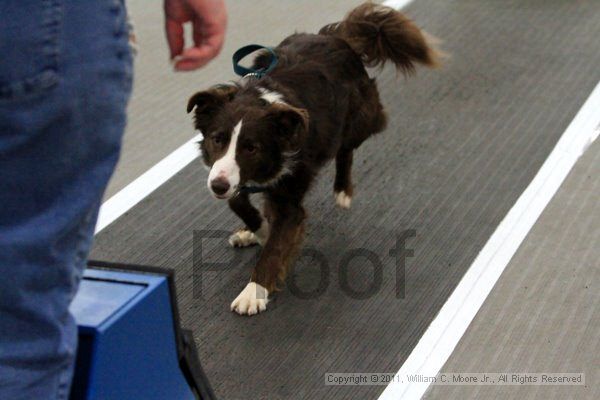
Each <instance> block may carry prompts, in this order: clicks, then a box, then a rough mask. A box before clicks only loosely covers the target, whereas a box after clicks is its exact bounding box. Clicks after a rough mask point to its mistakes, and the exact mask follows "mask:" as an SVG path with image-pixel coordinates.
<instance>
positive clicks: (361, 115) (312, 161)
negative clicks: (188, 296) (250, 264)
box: [187, 2, 438, 315]
mask: <svg viewBox="0 0 600 400" xmlns="http://www.w3.org/2000/svg"><path fill="white" fill-rule="evenodd" d="M272 51H273V53H274V54H275V55H276V57H277V59H278V63H277V64H276V66H275V67H274V68H273V69H272V70H270V71H269V72H268V73H267V74H266V75H265V76H263V77H260V78H258V77H256V76H255V75H253V74H250V75H252V76H250V75H249V76H246V77H244V78H242V79H241V80H240V81H239V82H238V83H235V84H225V85H218V86H215V87H213V88H210V89H208V90H206V91H202V92H198V93H196V94H194V95H193V96H192V97H191V98H190V99H189V103H188V107H187V110H188V112H191V111H194V117H195V127H196V129H197V130H199V131H200V132H202V134H203V137H204V140H203V141H202V142H201V144H200V149H201V152H202V158H203V160H204V163H205V164H206V165H207V166H208V167H209V168H210V173H209V176H208V182H207V184H208V189H209V190H210V192H211V193H212V194H213V195H214V196H215V197H216V198H218V199H226V200H227V201H228V203H229V206H230V208H231V209H232V210H233V212H234V213H236V214H237V215H238V216H239V217H240V218H241V219H242V221H243V222H244V224H245V228H243V229H241V230H239V231H237V232H235V233H233V235H232V236H231V237H230V238H229V243H230V244H231V245H232V246H235V247H246V246H251V245H254V244H259V245H261V246H262V252H261V254H260V257H259V260H258V263H257V264H256V266H255V268H254V270H253V272H252V276H251V278H250V283H248V285H247V286H246V287H245V289H243V290H242V292H241V293H240V295H239V296H238V297H237V298H236V299H235V300H233V302H232V303H231V310H233V311H235V312H237V313H239V314H247V315H253V314H257V313H258V312H261V311H264V310H265V309H266V307H267V301H268V296H269V294H271V293H272V292H273V291H274V290H277V286H278V284H279V283H281V282H283V280H284V279H285V276H286V271H287V269H288V268H289V266H290V265H291V264H292V263H293V260H294V257H295V256H296V254H297V253H298V252H299V249H300V246H301V243H302V239H303V237H304V226H305V225H304V221H305V219H306V212H305V210H304V208H303V206H302V202H303V199H304V197H305V195H306V193H307V191H308V190H309V188H310V186H311V183H312V182H313V181H314V179H315V177H316V175H317V173H318V172H319V170H320V169H321V168H322V167H323V166H324V165H325V164H326V163H327V162H328V161H330V160H332V159H334V158H335V166H336V173H335V181H334V183H333V190H334V195H335V202H336V204H337V205H338V206H339V207H342V208H349V207H350V203H351V201H352V193H353V185H352V179H351V167H352V154H353V152H354V150H355V149H357V148H358V147H359V146H360V145H361V143H362V142H363V141H365V140H366V139H368V138H369V137H370V136H372V135H374V134H376V133H378V132H381V131H383V130H384V129H385V126H386V115H385V112H384V110H383V106H382V105H381V103H380V100H379V93H378V91H377V85H376V82H375V80H374V79H371V78H370V77H369V75H368V74H367V71H366V67H378V66H382V65H383V64H384V63H385V62H386V61H391V62H392V63H393V64H394V65H395V66H396V68H397V69H398V70H399V71H401V72H403V73H405V74H410V73H412V72H414V69H415V64H417V63H419V64H423V65H425V66H429V67H435V66H436V65H437V63H438V53H437V52H436V50H435V49H434V48H433V47H432V46H431V44H430V43H429V42H428V40H427V39H426V36H425V34H424V33H423V32H422V31H421V30H420V29H419V28H418V27H417V26H415V25H414V24H413V22H411V21H410V20H409V19H407V18H406V17H405V16H404V15H403V14H402V13H400V12H398V11H396V10H394V9H392V8H389V7H385V6H381V5H376V4H373V3H370V2H369V3H365V4H363V5H360V6H358V7H357V8H355V9H354V10H352V11H351V12H350V13H349V14H348V15H347V16H346V17H345V18H344V20H342V21H341V22H337V23H333V24H329V25H326V26H324V27H323V28H321V30H320V31H319V33H318V34H316V35H315V34H306V33H296V34H293V35H291V36H289V37H287V38H286V39H285V40H283V42H281V43H280V44H279V45H278V46H277V47H275V48H274V49H272ZM271 56H272V54H270V53H268V52H261V53H259V54H258V55H257V57H256V58H255V60H254V64H253V66H254V69H255V70H261V69H263V70H264V69H265V68H267V67H268V66H269V65H270V61H271V60H270V57H271ZM258 191H260V192H262V196H263V197H264V206H263V210H262V212H259V211H258V210H257V209H256V208H255V207H254V206H253V205H252V204H251V202H250V199H249V195H250V193H251V192H258Z"/></svg>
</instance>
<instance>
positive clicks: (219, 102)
mask: <svg viewBox="0 0 600 400" xmlns="http://www.w3.org/2000/svg"><path fill="white" fill-rule="evenodd" d="M238 90H239V88H238V87H237V86H235V85H219V86H215V87H213V88H210V89H208V90H204V91H202V92H198V93H196V94H194V95H193V96H192V97H190V99H189V100H188V104H187V112H188V113H190V112H192V110H194V109H195V113H194V117H195V120H196V128H198V129H200V130H202V129H203V128H205V127H206V126H207V125H208V123H209V122H210V120H211V118H212V117H213V116H214V115H215V113H216V112H217V111H218V110H219V109H220V108H221V107H223V106H224V105H225V104H226V103H228V102H230V101H231V100H233V98H234V97H235V94H236V93H237V92H238Z"/></svg>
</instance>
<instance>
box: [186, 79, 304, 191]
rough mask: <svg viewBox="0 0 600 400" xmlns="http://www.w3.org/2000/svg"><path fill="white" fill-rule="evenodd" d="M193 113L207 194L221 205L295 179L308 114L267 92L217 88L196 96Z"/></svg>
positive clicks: (193, 99)
mask: <svg viewBox="0 0 600 400" xmlns="http://www.w3.org/2000/svg"><path fill="white" fill-rule="evenodd" d="M187 111H188V113H189V112H191V111H194V117H195V126H196V129H197V130H199V131H200V132H202V135H203V137H204V140H203V141H202V142H201V144H200V149H201V151H202V158H203V161H204V163H205V164H206V165H207V166H208V167H210V173H209V175H208V182H207V185H208V188H209V190H210V191H211V193H212V194H213V195H214V196H215V197H217V198H219V199H228V198H231V197H232V196H234V195H235V194H236V193H237V191H238V189H239V188H240V187H242V186H244V185H257V186H268V185H271V184H273V183H274V182H276V181H277V180H278V179H279V178H280V177H282V176H283V175H285V174H287V173H290V172H291V171H290V169H291V168H292V162H293V159H294V155H296V154H297V153H298V151H299V150H300V147H301V145H302V142H303V141H304V138H305V136H306V133H307V130H308V113H307V111H306V110H304V109H300V108H297V107H293V106H291V105H289V104H287V103H286V102H285V101H284V100H283V99H282V96H281V95H280V94H279V93H276V92H272V91H268V90H266V89H262V88H257V87H254V88H241V87H238V86H233V85H232V86H225V85H224V86H217V87H215V88H212V89H209V90H206V91H202V92H198V93H196V94H194V95H193V96H192V97H191V98H190V100H189V102H188V106H187Z"/></svg>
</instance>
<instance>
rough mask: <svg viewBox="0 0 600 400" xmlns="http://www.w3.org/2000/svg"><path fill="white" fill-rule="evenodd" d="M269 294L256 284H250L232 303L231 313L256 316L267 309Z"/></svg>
mask: <svg viewBox="0 0 600 400" xmlns="http://www.w3.org/2000/svg"><path fill="white" fill-rule="evenodd" d="M268 297H269V292H268V291H267V289H266V288H264V287H262V286H261V285H259V284H258V283H256V282H250V283H249V284H248V285H246V287H245V288H244V290H242V292H241V293H240V294H239V295H238V297H236V298H235V300H234V301H233V302H232V303H231V311H235V312H236V313H238V314H240V315H254V314H258V313H259V312H261V311H265V310H266V309H267V302H268V301H269V299H268Z"/></svg>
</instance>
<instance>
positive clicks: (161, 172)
mask: <svg viewBox="0 0 600 400" xmlns="http://www.w3.org/2000/svg"><path fill="white" fill-rule="evenodd" d="M411 1H412V0H387V1H384V3H383V4H385V5H387V6H389V7H394V8H396V9H399V8H401V7H404V6H405V5H407V4H408V3H410V2H411ZM199 140H202V135H200V134H199V135H197V136H195V137H194V138H192V139H190V140H189V141H188V142H186V143H185V144H184V145H182V146H181V147H180V148H178V149H177V150H175V151H174V152H173V153H171V154H169V155H168V156H167V157H165V158H164V159H163V160H162V161H160V162H159V163H158V164H156V165H155V166H154V167H152V168H150V169H149V170H148V171H146V172H145V173H144V174H142V175H141V176H140V177H139V178H137V179H136V180H134V181H133V182H131V183H130V184H129V185H127V186H126V187H125V188H123V189H121V191H119V192H118V193H117V194H115V195H114V196H112V197H111V198H110V199H108V200H106V201H105V202H104V203H103V204H102V206H101V207H100V214H99V215H98V222H97V223H96V230H95V233H98V232H100V231H101V230H103V229H104V228H106V227H107V226H108V225H110V224H111V223H112V222H114V221H115V220H116V219H117V218H119V217H120V216H121V215H123V214H125V213H126V212H127V211H129V210H130V209H132V208H133V207H134V206H135V205H136V204H138V203H139V202H140V201H142V200H143V199H144V198H146V196H148V195H149V194H150V193H152V192H153V191H155V190H156V189H158V188H159V187H160V186H161V185H162V184H163V183H165V182H166V181H168V180H169V179H170V178H171V177H173V176H174V175H175V174H177V173H178V172H179V171H181V170H182V169H183V168H185V166H186V165H188V164H189V163H191V162H192V161H194V160H195V159H196V158H197V157H198V156H199V155H200V154H199V153H200V152H199V151H198V148H197V146H196V144H195V142H197V141H199Z"/></svg>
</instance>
